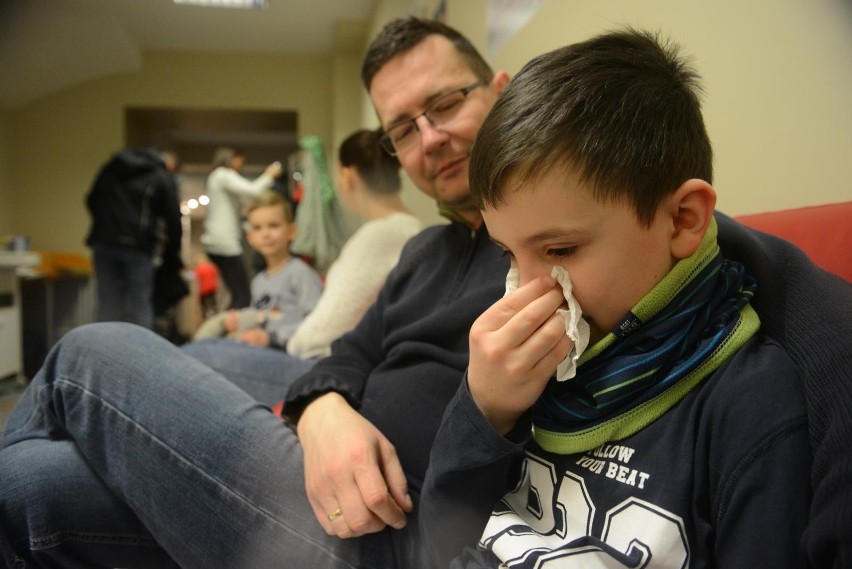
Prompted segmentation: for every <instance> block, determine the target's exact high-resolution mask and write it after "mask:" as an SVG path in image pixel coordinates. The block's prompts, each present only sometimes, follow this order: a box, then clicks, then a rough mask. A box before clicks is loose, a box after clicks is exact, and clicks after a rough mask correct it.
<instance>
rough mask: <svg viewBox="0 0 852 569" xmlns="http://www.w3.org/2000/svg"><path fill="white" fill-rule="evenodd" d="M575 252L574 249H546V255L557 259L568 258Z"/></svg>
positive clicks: (575, 249)
mask: <svg viewBox="0 0 852 569" xmlns="http://www.w3.org/2000/svg"><path fill="white" fill-rule="evenodd" d="M576 251H577V248H576V247H554V248H553V249H548V250H547V254H548V255H550V256H551V257H556V258H557V259H564V258H565V257H570V256H571V255H573V254H574V253H575V252H576Z"/></svg>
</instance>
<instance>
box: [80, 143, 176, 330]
mask: <svg viewBox="0 0 852 569" xmlns="http://www.w3.org/2000/svg"><path fill="white" fill-rule="evenodd" d="M175 165H176V159H175V157H174V155H173V154H171V153H167V152H164V153H162V154H161V153H159V152H157V151H156V150H154V149H152V148H130V149H124V150H121V151H119V152H117V153H115V154H114V155H113V156H112V157H111V158H110V159H109V161H108V162H107V163H106V164H105V165H104V166H103V167H102V168H101V170H100V172H98V175H97V177H96V178H95V181H94V183H93V185H92V189H91V191H90V192H89V194H88V196H87V197H86V207H87V208H88V210H89V213H90V215H91V218H92V225H91V229H90V231H89V235H88V237H87V238H86V244H87V245H89V247H91V249H92V255H93V258H94V267H95V280H96V286H97V308H96V319H97V320H98V321H100V322H108V321H123V322H132V323H134V324H139V325H140V326H144V327H145V328H149V329H153V327H154V283H155V274H156V269H157V265H158V264H161V263H163V262H165V261H167V262H168V267H169V269H170V270H171V269H174V261H175V259H177V260H178V261H179V258H180V257H179V254H178V252H179V250H180V240H181V222H180V205H179V201H178V195H177V188H176V186H175V182H174V179H173V178H172V174H171V173H172V171H173V170H174V168H175ZM160 226H162V228H163V229H164V230H163V231H162V233H160V231H159V227H160ZM160 235H162V237H160ZM174 270H175V271H176V270H177V269H174Z"/></svg>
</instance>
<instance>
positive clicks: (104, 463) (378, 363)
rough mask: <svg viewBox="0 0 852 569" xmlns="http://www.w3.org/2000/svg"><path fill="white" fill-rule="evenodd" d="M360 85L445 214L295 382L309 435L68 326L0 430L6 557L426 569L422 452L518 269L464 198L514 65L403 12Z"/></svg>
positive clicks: (190, 362) (236, 393)
mask: <svg viewBox="0 0 852 569" xmlns="http://www.w3.org/2000/svg"><path fill="white" fill-rule="evenodd" d="M362 78H363V80H364V84H365V86H366V88H367V89H368V91H369V93H370V97H371V99H372V101H373V104H374V106H375V109H376V112H377V114H378V117H379V119H380V121H381V124H382V126H383V128H384V129H385V130H386V132H387V135H386V136H385V137H384V140H383V142H382V145H383V146H384V147H385V149H386V150H388V151H390V152H392V153H393V154H395V155H396V156H397V157H398V159H399V161H400V163H401V164H402V166H403V168H405V170H406V172H407V173H408V174H409V176H410V177H411V178H412V180H413V181H414V182H415V183H416V184H417V186H418V187H419V188H420V189H421V190H422V191H423V192H424V193H426V194H427V195H429V196H431V197H433V198H434V199H435V200H436V202H437V203H438V205H439V207H440V208H441V211H442V212H443V213H444V215H445V216H446V217H448V218H449V220H450V223H449V224H445V225H438V226H434V227H430V228H427V229H426V230H424V231H423V232H422V233H421V234H419V235H418V236H415V237H414V238H412V239H411V241H409V243H408V245H407V246H406V248H405V250H404V251H403V254H402V256H401V258H400V260H399V263H398V265H397V267H396V268H395V269H394V271H393V272H392V273H391V274H390V276H389V277H388V281H387V283H386V285H385V286H384V288H383V289H382V291H381V292H380V294H379V298H378V300H377V301H376V303H375V305H374V306H373V307H372V308H371V309H370V310H369V311H368V313H367V314H366V315H365V317H364V319H363V320H362V321H361V322H360V323H359V325H358V326H357V328H356V329H355V330H354V331H353V332H352V333H350V334H347V335H346V336H344V337H343V338H341V339H340V340H339V341H338V342H336V343H335V344H334V345H333V347H332V355H331V356H329V357H328V358H325V359H323V360H320V361H319V363H317V364H316V365H315V366H314V367H313V369H311V371H309V372H308V373H307V374H306V375H304V376H302V377H301V378H299V379H298V380H297V381H296V382H295V383H294V384H293V386H292V387H291V389H290V390H289V392H288V393H287V394H286V401H287V405H286V407H285V413H286V415H287V416H288V418H289V422H290V423H291V424H295V432H296V433H298V436H296V434H295V433H294V429H293V428H291V427H290V426H288V425H285V424H284V423H282V422H281V421H280V420H279V419H277V418H276V417H275V416H273V415H272V414H271V413H269V411H268V410H267V409H265V408H264V407H262V406H261V405H258V403H257V401H256V400H255V399H253V398H252V397H250V396H248V395H247V394H246V392H245V391H243V390H240V389H237V388H236V387H235V386H234V383H238V384H241V383H240V382H241V381H245V378H242V377H235V376H234V375H232V376H231V377H230V380H232V381H229V380H228V379H226V378H225V376H224V375H223V374H221V373H217V372H214V371H212V370H211V368H210V367H209V366H205V365H201V364H200V363H199V362H198V361H197V360H195V359H193V358H191V357H188V356H187V355H186V354H184V353H182V352H180V351H179V350H177V349H176V348H174V347H173V346H172V345H171V344H169V343H167V342H165V341H163V340H162V339H160V338H158V337H157V336H156V335H153V334H150V333H147V332H145V331H140V330H139V329H136V328H131V327H128V326H123V325H120V324H107V325H93V326H88V327H83V328H79V329H77V330H75V331H72V332H70V333H69V334H67V335H66V336H65V337H64V338H63V340H62V341H61V342H60V343H59V344H58V346H57V347H56V348H55V349H54V350H53V351H52V353H51V355H50V356H49V357H48V361H47V362H46V364H45V366H44V368H43V370H42V371H41V372H40V373H39V374H38V375H37V376H36V378H34V379H33V381H32V383H31V385H30V387H29V389H28V391H27V392H26V393H25V394H24V396H23V397H22V399H21V402H20V403H19V405H18V406H17V408H16V409H15V411H14V412H13V414H12V417H11V418H10V420H9V424H8V428H7V430H6V432H5V433H4V435H3V439H2V440H0V479H2V480H3V484H2V485H0V530H1V531H0V557H2V559H3V561H5V562H6V564H7V565H10V566H19V565H20V566H29V565H32V566H61V567H92V566H108V567H116V566H122V567H124V566H130V565H132V566H135V567H167V566H174V565H175V564H177V565H180V566H182V567H228V568H235V567H273V566H283V567H298V568H302V567H305V568H307V567H310V568H315V567H335V568H338V567H339V568H344V567H371V568H380V567H406V568H408V567H420V566H422V559H421V548H420V539H419V530H418V527H417V526H418V524H417V509H416V503H417V499H418V495H419V491H420V487H421V485H422V481H423V478H424V475H425V471H426V467H427V464H428V459H429V449H430V446H431V444H432V440H433V439H434V436H435V432H436V431H437V428H438V426H439V424H440V421H441V416H442V414H443V411H444V409H445V407H446V405H447V403H448V401H449V400H450V398H451V397H452V396H453V394H454V393H455V392H456V390H457V388H458V386H459V383H460V382H461V381H462V378H463V375H464V371H465V369H466V367H467V361H468V331H469V328H470V325H471V323H472V322H473V321H474V320H475V318H476V317H477V316H478V315H479V314H480V313H481V312H483V311H484V310H485V309H486V308H487V307H489V306H490V305H491V304H493V303H494V301H496V300H497V299H498V298H499V297H500V296H502V293H503V281H504V279H505V275H506V272H507V269H508V262H507V261H506V259H504V258H502V256H501V253H500V250H499V248H498V247H497V246H496V245H495V244H493V243H492V242H491V240H490V239H489V236H488V234H487V232H486V229H485V227H484V225H483V223H482V218H481V216H480V212H479V210H478V209H477V207H476V206H475V205H474V203H473V202H472V200H471V196H470V192H469V188H468V161H469V156H470V150H471V147H472V145H473V141H474V138H475V136H476V133H477V131H478V129H479V127H480V125H481V124H482V122H483V120H484V118H485V116H486V114H487V113H488V111H489V109H490V108H491V106H492V105H493V104H494V102H495V100H496V98H497V96H498V95H499V93H500V92H501V91H502V89H503V88H504V86H505V85H506V84H507V83H508V80H509V77H508V75H507V74H506V73H505V72H503V71H501V72H498V73H493V72H492V71H491V69H490V68H489V67H488V65H487V64H486V63H485V61H484V60H483V59H482V57H481V56H480V55H479V54H478V53H477V52H476V50H475V49H474V48H473V46H472V45H471V44H470V43H469V41H468V40H467V39H465V38H464V37H463V36H461V35H460V34H458V33H457V32H456V31H455V30H453V29H451V28H449V27H447V26H444V25H443V24H440V23H438V22H431V21H423V20H419V19H415V18H408V19H403V20H397V21H394V22H391V23H390V24H388V25H387V26H386V27H385V28H384V29H383V30H382V31H381V32H380V34H379V36H378V37H377V38H376V39H375V40H374V42H373V43H372V44H371V46H370V49H369V50H368V53H367V56H366V59H365V62H364V65H363V68H362ZM267 352H270V351H268V350H267ZM283 362H284V360H279V361H278V367H277V368H275V369H274V373H271V375H270V376H268V377H267V378H266V379H267V380H268V381H271V382H274V381H275V380H276V379H278V378H279V376H282V375H286V373H287V369H286V364H284V363H283ZM252 363H255V364H256V367H258V368H263V367H264V365H262V364H260V363H258V362H252ZM267 373H268V372H267ZM237 375H238V374H237ZM241 385H242V384H241ZM245 387H246V389H249V388H250V386H248V385H246V386H245ZM281 389H282V391H283V389H284V388H283V387H282V388H281ZM283 395H284V393H281V396H283ZM339 538H357V539H339ZM16 564H17V565H16ZM25 564H28V565H25Z"/></svg>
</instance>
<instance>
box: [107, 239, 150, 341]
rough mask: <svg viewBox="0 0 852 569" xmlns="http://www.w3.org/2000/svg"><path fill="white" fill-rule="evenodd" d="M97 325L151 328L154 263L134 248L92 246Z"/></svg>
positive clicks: (147, 255) (145, 254)
mask: <svg viewBox="0 0 852 569" xmlns="http://www.w3.org/2000/svg"><path fill="white" fill-rule="evenodd" d="M92 257H93V260H94V267H95V282H96V288H97V303H96V319H97V321H98V322H130V323H132V324H138V325H140V326H143V327H145V328H148V329H149V330H151V329H153V328H154V298H153V294H154V272H155V268H154V261H153V259H152V257H151V253H146V252H145V251H140V250H138V249H134V248H133V247H117V246H112V245H93V246H92Z"/></svg>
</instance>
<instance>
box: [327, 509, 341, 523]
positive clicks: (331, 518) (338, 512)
mask: <svg viewBox="0 0 852 569" xmlns="http://www.w3.org/2000/svg"><path fill="white" fill-rule="evenodd" d="M342 515H343V510H341V509H340V508H337V509H336V510H334V511H333V512H331V513H330V514H329V515H328V521H330V522H333V521H334V520H336V519H337V518H339V517H340V516H342Z"/></svg>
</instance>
